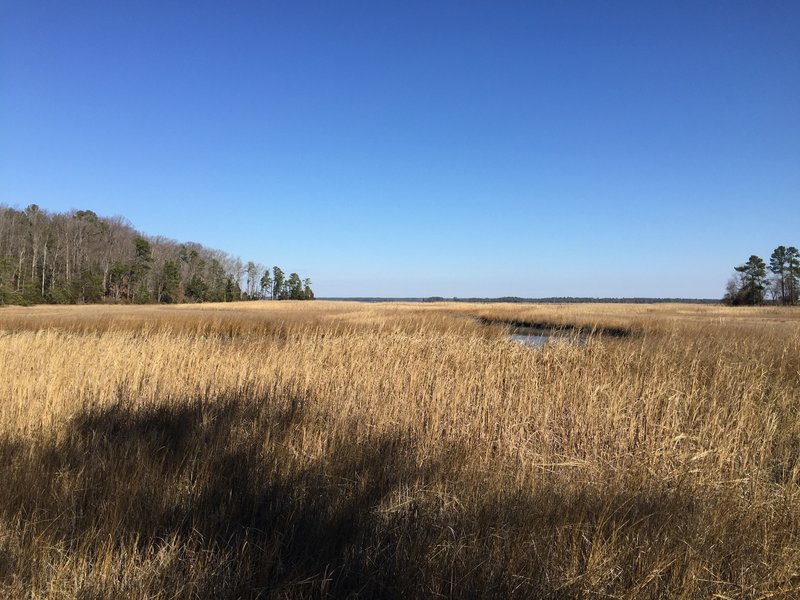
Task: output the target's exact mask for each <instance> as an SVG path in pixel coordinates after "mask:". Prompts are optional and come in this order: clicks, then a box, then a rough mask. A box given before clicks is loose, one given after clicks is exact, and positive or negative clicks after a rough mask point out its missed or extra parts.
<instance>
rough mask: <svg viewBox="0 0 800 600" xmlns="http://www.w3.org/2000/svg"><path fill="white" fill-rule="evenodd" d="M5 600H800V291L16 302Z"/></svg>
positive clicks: (2, 547)
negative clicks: (700, 301) (611, 301)
mask: <svg viewBox="0 0 800 600" xmlns="http://www.w3.org/2000/svg"><path fill="white" fill-rule="evenodd" d="M512 322H526V323H536V324H540V325H541V324H546V325H549V326H555V327H566V326H572V327H577V328H579V329H580V331H581V332H583V333H586V334H588V339H587V340H586V342H585V343H584V344H583V345H575V344H571V343H569V339H568V337H567V338H566V339H561V340H559V341H556V342H554V343H550V344H547V345H546V346H544V347H543V348H540V349H535V348H529V347H525V346H523V345H521V344H517V343H514V342H512V341H509V339H508V334H509V326H508V323H512ZM609 331H615V332H616V334H615V335H610V334H609V333H608V332H609ZM0 597H3V598H87V599H90V598H92V599H93V598H155V599H167V598H324V597H364V598H366V597H387V598H392V597H395V598H406V597H416V598H430V597H460V598H471V597H487V598H512V597H518V598H630V599H634V598H637V599H638V598H643V599H648V598H721V599H724V598H764V599H766V598H786V599H790V598H798V597H800V311H798V310H797V309H786V308H752V309H750V308H735V309H733V308H723V307H717V306H695V305H563V306H549V305H548V306H545V305H541V306H539V305H502V304H497V305H491V304H480V305H478V304H475V305H470V304H448V303H442V304H357V303H347V302H320V301H317V302H306V303H293V302H280V303H279V302H275V303H271V302H249V303H232V304H224V305H182V306H172V307H152V306H149V307H148V306H143V307H134V306H72V307H52V306H50V307H48V306H39V307H33V308H13V307H5V308H2V309H0Z"/></svg>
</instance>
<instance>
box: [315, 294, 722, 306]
mask: <svg viewBox="0 0 800 600" xmlns="http://www.w3.org/2000/svg"><path fill="white" fill-rule="evenodd" d="M318 299H319V300H348V301H350V302H473V303H492V302H508V303H516V304H591V303H598V304H599V303H602V304H719V303H720V300H719V299H716V298H714V299H712V298H586V297H551V298H519V297H516V296H503V297H500V298H456V297H453V298H445V297H442V296H428V297H425V298H421V297H419V298H383V297H369V296H350V297H326V298H318Z"/></svg>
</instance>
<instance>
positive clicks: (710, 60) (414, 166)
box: [0, 0, 800, 297]
mask: <svg viewBox="0 0 800 600" xmlns="http://www.w3.org/2000/svg"><path fill="white" fill-rule="evenodd" d="M798 31H800V3H797V2H747V3H739V2H686V3H678V2H664V3H654V2H611V1H609V2H547V3H534V2H468V1H461V2H444V1H442V2H438V1H434V2H431V1H420V2H410V1H403V2H313V3H311V2H308V3H306V2H297V1H295V2H280V3H278V2H251V3H247V2H236V3H221V2H191V3H188V2H167V1H160V2H127V3H121V2H96V3H95V2H80V1H77V2H37V1H35V0H31V1H29V0H17V1H9V0H5V1H4V2H0V203H4V204H11V205H17V206H20V207H22V206H26V205H27V204H30V203H37V204H39V205H40V206H41V207H43V208H45V209H47V210H51V211H62V210H68V209H72V208H76V209H80V208H87V209H92V210H94V211H96V212H97V213H99V214H103V215H123V216H125V217H127V218H128V219H129V220H130V221H131V222H132V223H133V224H134V225H135V226H136V227H137V228H139V229H141V230H143V231H144V232H146V233H148V234H153V235H156V234H160V235H165V236H167V237H170V238H174V239H177V240H181V241H187V240H191V241H197V242H200V243H202V244H204V245H207V246H210V247H215V248H220V249H223V250H226V251H228V252H230V253H232V254H235V255H239V256H241V257H242V258H243V259H245V260H247V259H253V260H256V261H259V262H262V263H266V264H269V265H273V264H278V265H280V266H282V267H283V268H284V269H285V270H289V271H298V272H300V273H301V274H303V275H308V276H310V277H311V278H312V280H313V281H314V283H315V286H314V288H315V291H316V292H317V294H318V295H320V296H356V295H370V296H428V295H442V296H448V297H449V296H501V295H519V296H561V295H573V296H673V297H674V296H682V297H720V296H721V295H722V293H723V291H724V284H725V281H726V279H727V278H728V276H729V275H730V273H731V272H732V267H733V266H734V265H736V264H739V263H741V262H744V261H745V260H746V259H747V257H748V256H749V255H750V254H752V253H756V254H759V255H761V256H762V257H764V258H767V257H768V256H769V254H770V253H771V251H772V250H773V249H774V248H775V247H776V246H777V245H779V244H784V245H800V206H799V205H798V200H800V35H798Z"/></svg>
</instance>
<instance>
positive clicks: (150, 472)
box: [0, 398, 736, 598]
mask: <svg viewBox="0 0 800 600" xmlns="http://www.w3.org/2000/svg"><path fill="white" fill-rule="evenodd" d="M315 418H318V417H315ZM324 427H325V424H324V423H319V422H315V420H314V418H312V417H310V416H308V415H307V413H306V411H305V410H304V402H303V401H302V400H301V399H281V400H274V399H270V398H258V399H241V398H228V399H217V400H214V401H203V402H201V401H191V400H186V401H174V402H172V403H171V405H170V406H168V407H167V406H157V407H150V408H146V407H145V408H142V407H138V408H134V407H132V406H130V405H126V404H125V403H118V404H116V405H113V406H110V407H107V408H103V409H95V410H90V411H86V412H83V413H80V414H78V415H77V416H75V417H74V419H73V420H72V421H71V423H70V424H69V427H68V430H67V432H66V434H64V435H60V436H59V437H58V439H50V438H43V439H39V440H26V441H22V440H12V439H6V440H0V457H3V462H2V463H0V480H2V481H3V482H4V485H3V486H2V488H1V489H0V516H1V517H2V518H3V519H4V520H5V522H7V523H13V522H15V521H19V522H21V523H24V524H25V527H26V528H27V533H26V534H25V535H26V536H27V538H25V539H27V540H28V543H29V544H45V543H46V544H51V545H65V546H66V548H67V549H69V550H70V551H71V552H80V553H84V554H85V555H88V556H89V558H90V560H91V558H92V554H91V553H92V552H99V551H100V550H99V548H100V546H102V544H103V543H104V541H105V540H109V539H110V540H113V542H114V543H115V544H117V545H118V546H119V547H120V548H126V547H128V548H129V547H130V545H131V544H135V545H136V547H137V549H138V552H139V553H140V554H141V555H142V556H147V555H152V554H153V553H154V552H155V551H157V550H158V549H159V548H163V547H166V546H168V545H169V544H170V543H177V546H176V547H177V550H175V551H174V552H176V553H177V554H176V556H175V558H174V560H173V563H172V565H171V566H170V568H169V569H166V570H165V571H164V572H163V573H160V574H159V575H158V576H157V577H155V578H152V579H150V580H148V583H147V585H149V586H151V588H148V589H144V590H141V592H142V595H145V596H146V595H154V594H156V593H164V594H166V595H167V596H170V594H174V595H175V596H176V597H194V598H260V597H264V598H266V597H275V598H279V597H280V598H293V597H297V598H300V597H304V598H307V597H337V598H346V597H364V598H374V597H383V598H387V597H388V598H405V597H418V598H422V597H430V596H433V595H444V596H447V597H463V598H468V597H490V598H507V597H519V598H527V597H545V598H575V597H584V596H585V591H586V590H585V586H586V585H587V583H586V581H594V582H595V583H594V584H593V585H595V586H598V589H597V591H598V592H602V593H609V594H611V593H620V592H624V591H625V590H630V589H632V587H633V586H634V585H635V584H636V583H637V573H636V572H635V571H634V570H631V571H630V572H621V573H615V572H612V575H613V577H611V576H609V577H608V578H607V581H606V580H604V579H603V578H602V577H601V576H600V575H597V577H595V579H591V578H589V579H586V580H585V581H584V580H581V579H580V577H578V579H576V575H575V573H578V574H579V575H580V573H584V574H586V577H587V578H588V577H589V575H592V569H595V568H598V569H600V571H598V572H599V573H600V574H601V575H602V573H604V572H605V571H603V570H602V569H604V568H606V567H602V566H601V567H595V566H593V562H592V552H593V551H594V549H595V546H596V545H597V544H599V543H605V542H607V541H608V540H610V539H620V538H624V537H625V536H630V538H631V539H636V540H637V542H636V544H630V555H625V554H624V553H623V554H620V555H618V556H615V557H614V560H615V561H616V562H617V563H619V564H625V563H626V562H628V563H630V564H631V565H632V564H634V563H637V562H638V563H642V569H643V570H644V571H645V574H646V572H647V569H649V568H650V567H649V566H648V565H647V562H646V560H645V559H644V558H642V557H643V554H642V553H643V550H642V548H646V547H649V546H647V544H651V545H652V547H653V548H660V549H661V550H663V549H664V548H665V547H667V548H668V547H669V545H670V544H675V545H681V544H684V543H685V540H691V538H692V536H693V535H700V533H693V532H700V530H701V527H700V520H701V519H702V515H701V514H700V513H699V511H698V508H697V503H696V502H695V500H694V499H693V498H691V497H690V496H685V495H681V494H670V493H666V492H661V493H650V492H646V491H641V492H633V493H626V492H624V490H623V491H621V492H608V493H606V492H603V491H599V490H594V491H593V490H591V489H586V490H580V489H577V490H575V491H574V493H567V492H566V491H565V490H564V488H563V486H562V485H561V483H557V484H554V485H552V486H547V485H543V486H542V487H541V489H539V490H537V491H535V492H534V491H530V490H519V489H518V490H514V489H502V487H498V486H497V485H492V486H490V485H488V484H487V486H486V489H485V490H483V489H482V485H483V484H482V483H481V482H480V480H479V479H470V478H469V477H466V476H465V471H464V470H463V463H464V460H465V457H466V456H467V452H466V451H465V449H464V448H459V447H457V446H449V447H444V448H443V449H442V450H440V452H439V454H437V455H435V456H432V457H430V458H429V459H428V460H426V461H425V462H424V464H421V465H420V464H417V460H418V459H417V456H418V453H417V448H416V441H415V440H414V439H413V438H412V437H410V436H408V435H401V434H399V433H398V434H383V435H375V436H372V437H370V438H367V439H363V440H360V441H359V440H357V439H356V438H355V436H349V435H348V434H347V432H340V436H341V437H342V439H339V440H338V441H334V442H332V443H331V444H330V447H328V448H326V449H325V451H324V452H323V453H322V454H321V456H317V457H315V458H308V457H305V456H303V446H302V444H301V443H300V440H302V439H303V436H304V435H306V432H310V431H313V430H315V429H316V430H317V431H319V430H320V429H324ZM351 438H352V439H351ZM334 439H335V436H334ZM435 484H443V485H445V486H446V487H449V488H450V489H452V490H455V491H456V492H457V494H458V495H459V496H460V498H461V499H460V500H459V501H458V502H453V501H447V500H446V498H445V496H443V495H442V494H438V493H434V492H430V493H426V494H421V493H419V490H420V489H433V488H434V487H435ZM560 486H561V487H560ZM405 490H416V491H417V493H415V494H410V495H408V499H407V501H404V500H403V498H404V496H403V493H404V491H405ZM564 532H568V534H565V533H564ZM701 533H702V532H701ZM703 535H705V534H703ZM623 547H624V546H623ZM682 548H683V546H681V552H682V551H683V550H682ZM15 556H16V558H15ZM23 558H24V552H22V553H20V552H18V553H17V554H16V555H12V553H6V555H5V556H4V557H0V582H3V581H5V582H8V581H10V580H11V579H16V580H17V581H20V580H22V581H26V580H31V579H32V578H33V577H34V573H33V572H32V571H31V569H33V568H34V567H32V566H30V564H28V563H27V562H26V561H24V560H23ZM735 566H736V565H735V564H734V565H733V567H732V568H734V567H735ZM680 568H681V565H680V564H679V563H678V564H675V565H672V566H670V569H671V570H672V571H676V572H677V570H679V569H680ZM570 569H572V570H571V571H570ZM606 570H608V569H606ZM592 576H593V577H594V575H592ZM675 576H676V577H679V573H678V574H677V575H675ZM669 581H670V579H669V578H666V577H665V578H664V582H665V583H663V585H664V586H667V585H668V582H669ZM657 583H658V582H657ZM90 591H91V593H89V592H87V596H91V597H99V598H105V597H109V598H110V597H115V596H118V595H119V594H120V591H119V590H116V589H113V588H108V587H102V585H100V584H98V587H97V589H94V590H90ZM647 591H648V590H643V591H642V593H641V594H639V596H640V597H643V598H644V597H653V598H656V597H663V596H665V595H669V594H668V592H669V589H668V587H661V588H658V587H656V588H653V590H652V592H651V593H646V592H647ZM168 592H169V593H168Z"/></svg>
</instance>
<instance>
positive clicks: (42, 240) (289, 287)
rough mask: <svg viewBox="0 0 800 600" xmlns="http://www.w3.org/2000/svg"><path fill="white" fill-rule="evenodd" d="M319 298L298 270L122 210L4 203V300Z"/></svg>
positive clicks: (0, 247)
mask: <svg viewBox="0 0 800 600" xmlns="http://www.w3.org/2000/svg"><path fill="white" fill-rule="evenodd" d="M313 298H314V292H313V291H312V289H311V281H310V280H309V279H301V278H300V276H299V275H298V274H297V273H291V274H290V275H288V276H286V275H285V274H284V272H283V270H282V269H281V268H280V267H277V266H276V267H273V268H272V269H271V270H270V269H268V268H266V267H264V266H263V265H260V264H258V263H255V262H253V261H248V262H247V263H245V262H243V261H242V260H241V259H240V258H238V257H234V256H231V255H229V254H227V253H226V252H223V251H221V250H214V249H210V248H206V247H204V246H202V245H200V244H197V243H194V242H187V243H179V242H176V241H174V240H170V239H167V238H164V237H161V236H156V237H152V236H146V235H144V234H142V233H140V232H139V231H137V230H136V229H135V228H134V227H133V226H132V225H131V224H130V223H129V222H128V221H127V220H125V219H124V218H122V217H100V216H98V215H97V214H96V213H95V212H93V211H91V210H77V211H70V212H66V213H50V212H47V211H45V210H42V209H41V208H39V207H38V206H37V205H36V204H31V205H30V206H28V207H27V208H25V209H23V210H18V209H15V208H11V207H8V206H5V205H0V304H39V303H54V304H70V303H72V304H75V303H94V302H117V303H139V304H144V303H177V302H230V301H233V300H257V299H275V300H284V299H292V300H307V299H313Z"/></svg>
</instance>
